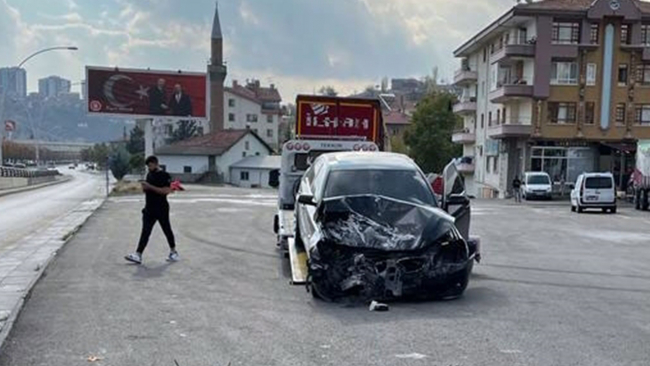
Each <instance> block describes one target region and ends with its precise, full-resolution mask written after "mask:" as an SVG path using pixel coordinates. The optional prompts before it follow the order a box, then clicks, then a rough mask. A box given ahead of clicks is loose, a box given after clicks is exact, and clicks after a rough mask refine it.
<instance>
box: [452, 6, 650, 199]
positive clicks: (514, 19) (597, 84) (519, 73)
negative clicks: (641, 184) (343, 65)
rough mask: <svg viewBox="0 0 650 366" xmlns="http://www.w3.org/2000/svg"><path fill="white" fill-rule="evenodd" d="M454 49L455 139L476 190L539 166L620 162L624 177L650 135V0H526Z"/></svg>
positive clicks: (557, 171) (494, 189) (566, 172)
mask: <svg viewBox="0 0 650 366" xmlns="http://www.w3.org/2000/svg"><path fill="white" fill-rule="evenodd" d="M454 55H455V56H456V57H458V58H460V59H461V62H460V64H461V66H460V69H459V70H458V71H457V72H456V73H455V75H454V83H455V84H456V85H457V86H459V87H462V90H463V91H462V95H461V97H460V100H459V102H458V103H457V104H456V105H455V106H454V111H455V112H456V113H457V114H459V115H460V116H462V118H463V126H462V128H459V129H458V130H457V131H456V132H455V133H454V134H453V137H452V140H453V141H454V142H456V143H459V144H462V145H463V155H464V156H465V157H466V158H465V159H463V161H464V162H465V164H461V165H459V169H460V170H461V171H462V173H463V174H464V175H465V177H466V183H467V186H468V190H470V191H471V193H473V194H476V195H478V196H483V197H486V196H498V197H504V196H507V195H508V192H510V190H511V181H512V179H513V178H514V177H515V176H520V177H521V175H522V173H523V172H524V171H530V170H532V171H546V172H548V173H549V174H550V176H551V178H553V180H554V181H555V182H556V183H560V182H562V181H564V182H575V179H576V178H577V176H578V175H579V174H580V173H582V172H583V171H612V172H614V174H615V175H616V178H617V183H618V184H619V186H621V187H624V186H625V184H626V183H627V177H628V176H629V173H630V172H631V171H632V169H633V167H634V152H635V149H636V140H639V139H648V138H650V2H645V1H639V0H595V1H594V0H543V1H537V2H533V1H528V2H525V3H519V4H516V5H515V6H513V7H512V8H511V9H510V10H508V11H507V12H506V13H505V14H503V15H502V16H501V17H499V18H498V19H496V20H494V21H493V22H492V23H491V24H490V25H488V26H487V27H486V28H484V29H483V30H481V31H480V32H479V33H478V34H476V35H475V36H473V37H472V38H471V39H469V40H467V41H466V42H465V43H464V44H462V45H461V46H460V47H459V48H458V49H457V50H456V51H455V52H454ZM467 162H470V163H467Z"/></svg>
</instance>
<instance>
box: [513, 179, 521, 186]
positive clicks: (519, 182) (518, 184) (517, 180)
mask: <svg viewBox="0 0 650 366" xmlns="http://www.w3.org/2000/svg"><path fill="white" fill-rule="evenodd" d="M519 187H521V181H520V180H519V179H515V180H513V181H512V188H519Z"/></svg>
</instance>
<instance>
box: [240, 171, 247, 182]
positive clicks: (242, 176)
mask: <svg viewBox="0 0 650 366" xmlns="http://www.w3.org/2000/svg"><path fill="white" fill-rule="evenodd" d="M239 180H248V172H239Z"/></svg>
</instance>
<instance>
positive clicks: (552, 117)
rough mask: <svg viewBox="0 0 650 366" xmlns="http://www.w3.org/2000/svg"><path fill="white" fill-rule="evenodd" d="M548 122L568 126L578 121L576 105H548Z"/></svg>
mask: <svg viewBox="0 0 650 366" xmlns="http://www.w3.org/2000/svg"><path fill="white" fill-rule="evenodd" d="M548 121H549V122H550V123H559V124H568V123H575V121H576V104H575V103H558V102H549V103H548Z"/></svg>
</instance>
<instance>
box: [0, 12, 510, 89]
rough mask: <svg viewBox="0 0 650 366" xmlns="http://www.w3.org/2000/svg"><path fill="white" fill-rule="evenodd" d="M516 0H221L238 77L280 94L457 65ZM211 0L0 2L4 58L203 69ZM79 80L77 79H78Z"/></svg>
mask: <svg viewBox="0 0 650 366" xmlns="http://www.w3.org/2000/svg"><path fill="white" fill-rule="evenodd" d="M512 5H514V1H513V0H221V1H220V2H219V13H220V18H221V26H222V30H223V34H224V43H225V46H224V48H225V58H226V61H227V63H228V68H229V70H228V71H229V75H228V80H227V82H228V83H229V82H230V80H232V79H237V80H241V81H243V80H245V79H247V78H257V79H260V80H261V82H262V83H263V84H268V83H271V82H272V83H275V84H276V85H277V86H278V88H280V92H281V94H282V95H283V98H284V102H289V101H291V100H292V99H293V98H294V96H295V94H296V93H300V92H302V93H311V92H312V91H314V90H317V89H318V88H319V87H320V86H322V85H333V86H334V87H335V88H336V89H337V90H339V91H340V92H342V93H344V94H346V93H351V92H353V91H355V90H357V91H361V90H363V89H364V88H365V86H367V85H373V84H379V82H380V80H381V78H382V77H384V76H388V77H389V78H390V77H410V76H413V77H421V76H423V75H425V74H429V73H431V69H432V68H433V66H435V65H437V66H438V67H439V70H440V72H439V74H440V76H441V78H443V79H447V80H448V79H450V78H451V76H452V75H453V71H454V70H455V69H456V68H458V61H457V60H455V59H454V58H453V56H452V52H453V50H454V49H455V48H456V47H457V46H458V45H460V44H461V43H462V42H463V41H464V40H466V39H467V38H469V37H470V36H472V35H473V34H474V33H475V32H476V31H478V30H480V29H481V28H482V27H484V26H485V25H487V24H488V23H489V22H491V21H492V20H494V18H495V17H497V16H498V15H499V14H501V13H503V12H504V11H505V10H506V9H508V8H509V7H511V6H512ZM214 7H215V2H214V1H213V0H191V1H189V0H186V1H180V0H102V1H97V0H0V65H2V66H8V65H15V64H17V63H18V62H20V60H21V59H22V58H24V57H25V56H26V55H28V54H30V53H31V52H33V51H35V50H38V49H40V48H43V47H48V46H53V45H75V46H78V47H79V51H77V52H66V51H64V52H52V53H48V54H44V55H41V56H38V57H36V58H34V59H33V60H31V61H29V62H28V63H27V64H26V65H25V68H26V70H27V78H28V90H30V91H36V89H37V86H38V79H39V78H42V77H45V76H48V75H60V76H62V77H65V78H67V79H70V80H72V82H73V83H74V82H78V81H80V80H81V79H83V77H84V76H83V74H84V66H85V65H98V66H120V67H132V68H147V67H149V68H152V69H172V70H178V69H182V70H188V71H205V69H206V62H207V60H208V58H209V56H210V28H211V26H212V16H213V13H214ZM74 88H76V89H78V88H79V87H78V86H77V87H73V89H74Z"/></svg>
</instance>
